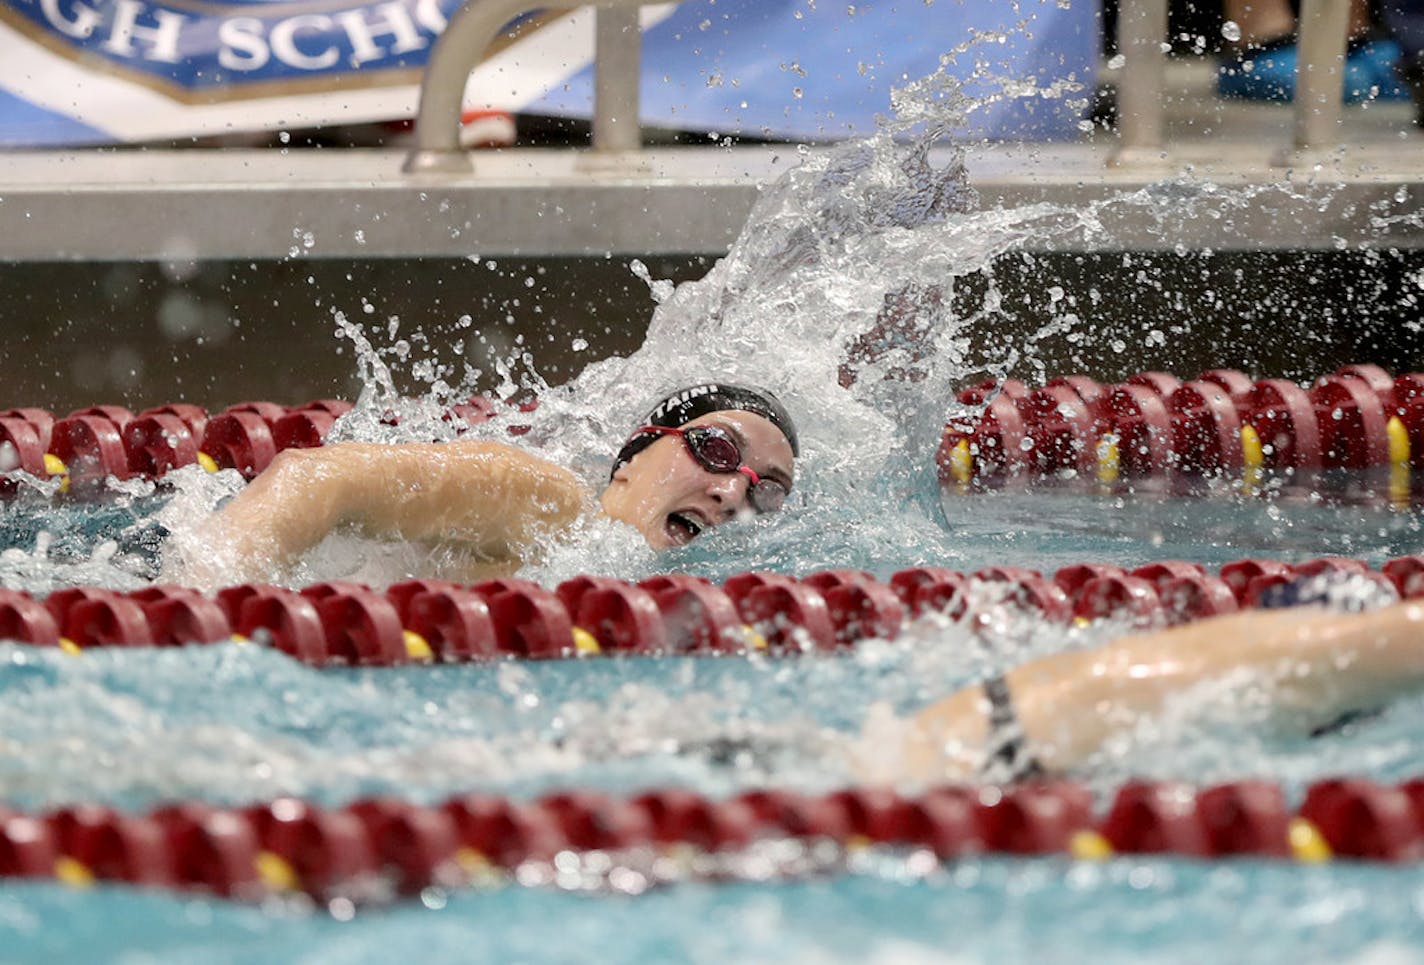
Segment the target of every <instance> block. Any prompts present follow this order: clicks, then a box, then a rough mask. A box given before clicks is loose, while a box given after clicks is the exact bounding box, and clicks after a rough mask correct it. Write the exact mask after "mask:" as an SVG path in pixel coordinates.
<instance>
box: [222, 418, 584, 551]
mask: <svg viewBox="0 0 1424 965" xmlns="http://www.w3.org/2000/svg"><path fill="white" fill-rule="evenodd" d="M584 503H585V493H584V490H583V489H582V487H581V486H579V484H578V482H577V480H576V479H575V478H574V476H573V474H572V473H570V472H568V471H567V470H564V469H562V468H560V467H558V466H555V465H554V464H552V463H550V462H548V461H546V460H544V459H540V458H538V457H537V456H533V455H531V454H529V453H527V452H524V451H523V450H520V449H516V448H514V447H513V446H508V445H505V444H503V443H499V442H488V441H483V440H457V441H455V442H448V443H411V444H404V445H380V444H375V443H342V444H339V445H332V446H323V447H321V448H318V449H297V450H287V451H286V452H283V453H280V454H279V455H278V456H277V458H276V459H275V460H274V461H273V462H272V465H271V466H269V467H268V468H267V470H266V471H265V472H263V473H262V474H261V475H260V476H258V477H257V478H256V479H255V480H253V482H252V483H251V484H250V485H249V486H248V487H247V488H246V489H244V490H243V491H242V492H241V493H239V494H238V495H237V496H236V497H235V498H234V499H233V500H232V502H231V503H229V504H228V505H227V506H226V507H225V508H224V509H223V511H222V512H221V513H220V514H219V516H218V517H217V519H216V520H215V521H214V525H213V531H214V536H215V538H216V539H218V540H219V541H220V542H223V543H225V544H226V546H225V547H224V548H226V549H227V550H228V551H229V552H233V553H236V554H237V555H238V556H239V557H241V558H244V559H251V560H254V561H257V562H259V563H267V564H268V565H271V564H276V565H282V564H285V563H287V562H289V561H290V560H291V559H293V558H294V557H296V556H298V555H300V554H301V553H303V552H305V551H306V550H308V549H310V548H311V547H312V546H314V545H316V544H317V543H318V542H320V541H321V539H322V538H323V537H324V536H326V534H327V533H329V532H331V531H332V530H333V529H335V528H336V527H337V526H340V525H342V524H354V525H356V526H358V527H360V528H361V529H363V530H365V531H367V532H370V533H375V534H382V535H390V536H399V537H402V538H405V539H415V540H441V539H452V538H455V539H460V540H462V541H464V542H467V543H470V544H472V545H474V546H475V547H476V549H477V550H478V552H479V553H480V554H481V555H482V556H485V557H487V558H490V559H500V558H508V557H518V556H520V555H521V554H522V553H523V552H524V551H525V550H527V548H528V547H529V546H530V545H532V544H533V543H534V542H535V541H536V540H537V539H538V538H539V536H540V534H542V533H545V532H548V531H553V530H557V529H559V528H562V527H565V526H567V525H568V524H569V523H571V522H572V521H573V520H574V519H575V518H576V517H577V516H578V515H579V513H580V512H581V511H582V510H583V507H584Z"/></svg>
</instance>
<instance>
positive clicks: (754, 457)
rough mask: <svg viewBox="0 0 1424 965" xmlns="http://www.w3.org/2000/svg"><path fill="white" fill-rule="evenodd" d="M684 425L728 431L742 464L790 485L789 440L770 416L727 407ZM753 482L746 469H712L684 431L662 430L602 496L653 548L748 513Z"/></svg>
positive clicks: (665, 546)
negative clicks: (690, 448) (695, 451)
mask: <svg viewBox="0 0 1424 965" xmlns="http://www.w3.org/2000/svg"><path fill="white" fill-rule="evenodd" d="M687 425H688V426H699V425H706V426H717V427H718V428H721V429H723V430H725V431H726V432H727V433H728V434H729V435H731V437H732V438H733V439H734V440H736V443H737V447H738V448H739V449H741V451H742V461H743V463H745V464H746V465H747V466H748V467H750V468H751V469H752V470H753V471H754V472H755V473H757V475H759V476H762V477H764V478H766V479H773V480H776V481H777V482H779V483H781V484H782V485H783V486H785V487H786V488H787V489H790V488H791V483H792V452H791V444H790V443H789V442H787V441H786V437H785V436H784V435H782V433H781V430H780V429H778V428H777V427H776V425H775V424H774V423H772V422H771V421H769V420H767V419H764V418H762V417H761V416H759V415H754V414H753V413H750V412H742V411H740V410H724V411H722V412H712V413H709V414H707V415H705V416H702V417H701V418H699V419H694V420H692V421H691V422H689V423H688V424H687ZM684 428H685V427H684ZM750 487H751V479H750V478H748V476H747V475H746V474H745V473H741V472H734V473H714V472H709V471H708V470H706V469H703V468H702V466H701V465H699V464H698V462H697V460H696V459H694V458H693V457H692V453H690V452H689V451H688V449H687V445H686V443H685V442H684V441H683V440H682V439H681V438H679V437H677V436H664V437H663V438H661V439H659V440H657V441H656V442H654V443H653V444H652V445H651V446H649V447H648V448H646V449H644V450H643V451H642V452H640V453H639V454H638V455H637V456H635V457H634V458H633V460H632V461H631V462H628V463H626V464H624V465H623V466H620V467H619V469H618V471H617V472H616V473H614V475H613V480H612V481H611V482H610V483H609V484H608V488H607V489H605V490H604V492H603V495H602V496H601V497H600V498H599V502H600V504H601V505H602V507H603V511H604V513H606V514H607V515H608V516H610V517H612V518H613V519H616V520H619V521H620V522H624V523H627V524H628V525H630V526H632V527H633V528H634V529H636V530H638V532H639V533H641V534H642V535H643V538H644V539H646V540H647V541H648V545H650V546H651V547H652V548H653V549H655V550H663V549H668V548H670V547H673V546H683V545H685V544H687V543H689V542H691V541H692V540H693V539H695V538H696V537H697V536H698V535H700V534H701V533H702V532H704V531H706V530H707V529H710V528H712V527H714V526H720V525H721V524H723V523H726V522H728V521H730V520H732V519H736V518H737V517H738V516H742V515H746V514H748V513H751V512H753V509H752V508H751V505H750V503H749V502H748V499H747V494H748V492H749V490H750Z"/></svg>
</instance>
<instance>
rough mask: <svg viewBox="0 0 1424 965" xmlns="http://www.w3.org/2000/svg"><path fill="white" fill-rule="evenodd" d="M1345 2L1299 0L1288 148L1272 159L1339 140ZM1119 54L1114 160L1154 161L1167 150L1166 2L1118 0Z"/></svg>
mask: <svg viewBox="0 0 1424 965" xmlns="http://www.w3.org/2000/svg"><path fill="white" fill-rule="evenodd" d="M1349 15H1350V3H1349V0H1302V3H1301V10H1300V21H1299V25H1298V35H1299V40H1298V43H1297V53H1298V58H1297V64H1296V78H1295V103H1294V111H1295V125H1294V132H1295V133H1294V144H1293V145H1292V147H1293V150H1286V151H1283V152H1281V154H1280V155H1279V157H1278V159H1279V160H1280V161H1281V162H1282V163H1288V162H1289V161H1290V160H1292V159H1294V158H1295V157H1299V156H1301V155H1303V154H1309V153H1312V152H1320V151H1325V150H1328V149H1330V148H1333V147H1334V146H1335V145H1336V142H1337V141H1338V140H1339V134H1340V116H1341V114H1340V112H1341V102H1342V97H1343V90H1342V88H1343V83H1342V75H1343V71H1344V63H1345V47H1346V42H1347V38H1346V31H1347V29H1348V26H1349ZM1117 31H1118V33H1117V36H1118V52H1119V53H1120V54H1121V55H1122V57H1123V67H1122V74H1121V77H1120V80H1119V83H1118V135H1119V138H1120V140H1119V144H1118V150H1117V152H1116V153H1115V154H1114V156H1113V163H1115V164H1119V165H1133V164H1152V163H1160V161H1161V160H1162V158H1163V156H1164V153H1165V151H1166V143H1165V126H1164V124H1163V121H1162V98H1163V94H1164V89H1163V87H1164V84H1163V79H1164V77H1165V75H1166V64H1167V52H1166V43H1165V41H1166V39H1167V0H1121V3H1120V5H1119V7H1118V28H1117Z"/></svg>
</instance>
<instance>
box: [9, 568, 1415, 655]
mask: <svg viewBox="0 0 1424 965" xmlns="http://www.w3.org/2000/svg"><path fill="white" fill-rule="evenodd" d="M1325 572H1342V573H1353V574H1358V575H1359V576H1360V578H1362V579H1365V580H1370V581H1373V582H1376V583H1378V584H1380V585H1381V586H1382V587H1385V588H1387V589H1389V590H1392V591H1393V592H1395V593H1396V594H1398V595H1399V596H1400V597H1401V598H1403V599H1412V598H1418V597H1424V556H1403V557H1399V558H1397V559H1393V560H1390V561H1389V562H1387V563H1385V564H1384V566H1383V567H1381V568H1380V569H1379V570H1372V569H1370V568H1369V567H1368V566H1367V565H1366V564H1365V563H1363V562H1361V561H1359V560H1353V559H1347V558H1343V557H1322V558H1320V559H1315V560H1310V561H1307V562H1304V563H1297V564H1289V563H1283V562H1280V561H1276V560H1262V559H1243V560H1236V561H1234V562H1231V563H1227V564H1226V565H1224V566H1222V567H1221V568H1220V570H1218V571H1217V572H1216V573H1209V572H1207V571H1206V568H1205V567H1203V566H1200V565H1198V564H1196V563H1187V562H1183V561H1180V560H1166V561H1162V562H1157V563H1149V564H1147V565H1145V566H1140V567H1137V568H1136V569H1133V570H1127V569H1124V568H1123V567H1119V566H1112V565H1105V564H1089V563H1084V564H1076V565H1073V566H1066V567H1063V568H1062V569H1060V570H1058V571H1057V572H1056V573H1053V574H1052V575H1048V576H1045V575H1044V574H1042V573H1040V572H1039V571H1037V570H1030V569H1022V568H1016V567H1004V566H996V567H990V568H988V569H984V570H980V571H978V572H975V573H961V572H958V571H954V570H948V569H942V568H938V567H915V568H912V569H906V570H901V571H899V572H898V573H895V574H893V575H892V576H891V577H890V579H889V580H888V581H887V582H881V581H880V580H877V579H876V578H875V577H873V576H871V575H870V574H869V573H865V572H862V571H859V570H824V571H821V572H817V573H811V574H810V575H808V576H804V577H801V578H796V577H792V576H786V575H783V574H778V573H741V574H738V575H736V576H732V577H730V578H728V579H727V580H726V581H725V582H723V584H722V585H721V586H717V585H716V584H714V583H712V582H711V581H709V580H705V579H702V578H700V577H694V576H686V575H666V576H655V577H651V578H649V579H646V580H643V581H641V582H638V583H629V582H625V581H623V580H616V579H611V578H608V577H595V576H580V577H577V578H575V579H572V580H568V581H566V582H564V583H561V584H559V586H557V587H556V588H555V589H554V590H552V591H551V590H547V589H545V588H543V587H541V586H540V585H538V584H537V583H533V582H530V581H527V580H517V579H500V580H489V581H486V582H484V583H476V584H473V585H469V586H466V585H462V584H457V583H450V582H445V581H440V580H410V581H407V582H404V583H397V584H394V585H393V586H391V587H389V588H388V589H386V590H385V591H378V590H374V589H372V588H370V587H368V586H365V585H363V584H359V583H343V582H334V583H318V584H315V585H313V586H308V587H306V588H305V589H302V590H292V589H287V588H284V587H279V586H272V585H268V584H253V583H248V584H243V585H241V586H232V587H227V588H225V589H222V590H219V591H217V593H215V594H211V595H209V594H205V593H202V592H199V591H198V590H194V589H190V588H187V587H181V586H148V587H144V588H143V589H141V590H135V591H132V592H120V591H117V590H110V589H103V588H98V587H70V588H66V589H62V590H57V591H55V592H53V593H51V594H49V595H48V596H47V597H44V598H42V599H40V598H36V597H34V596H31V595H30V594H28V593H25V592H22V591H19V590H0V640H8V641H13V642H17V643H26V644H34V645H38V646H54V647H61V648H63V649H64V650H66V651H67V652H69V653H73V654H76V655H77V654H82V653H83V652H84V651H85V650H88V649H90V648H93V647H114V646H117V647H134V646H180V645H185V644H205V643H215V642H220V641H227V640H232V639H234V638H236V639H240V640H260V641H263V642H265V643H267V644H268V645H270V646H272V647H274V648H276V649H278V650H281V651H282V652H283V653H286V654H288V655H289V656H291V657H292V658H294V659H296V660H300V661H302V662H303V663H308V664H312V665H315V666H326V665H352V666H393V665H398V664H406V663H412V662H422V661H425V662H429V661H436V662H441V663H461V662H470V661H482V660H498V659H512V658H513V659H517V658H527V659H555V658H565V657H589V656H597V655H602V656H618V655H663V654H689V655H697V654H703V655H711V654H733V653H747V652H752V651H758V652H768V653H771V654H776V655H793V654H801V653H814V652H823V653H824V652H836V651H841V650H844V649H847V648H850V647H853V646H854V645H855V644H856V642H857V641H860V640H864V639H872V638H873V639H881V640H893V639H895V638H896V637H898V636H899V635H900V634H901V633H902V632H903V631H904V629H905V627H906V626H908V625H909V623H910V622H911V621H912V620H914V619H915V618H917V617H920V616H923V615H925V614H928V613H937V614H941V615H943V616H945V617H948V618H949V619H958V618H960V617H961V616H963V615H964V613H965V611H966V607H967V605H968V599H967V597H966V594H965V590H966V588H967V587H968V586H969V584H970V582H971V581H979V582H981V583H992V584H997V586H995V587H994V588H993V589H994V590H995V591H996V593H995V595H996V596H997V597H999V598H1002V599H1003V600H1005V601H1006V602H1007V603H1008V604H1010V605H1015V606H1018V607H1020V608H1023V609H1028V610H1033V611H1036V612H1037V613H1039V614H1040V615H1041V616H1042V618H1043V619H1045V620H1048V621H1050V622H1058V623H1065V624H1066V623H1069V622H1079V623H1086V622H1091V621H1093V620H1098V619H1104V618H1111V619H1117V620H1126V621H1128V622H1133V621H1141V622H1142V623H1146V624H1169V625H1171V624H1178V623H1184V622H1188V621H1191V620H1195V619H1199V618H1202V617H1207V616H1213V615H1217V614H1222V613H1231V612H1234V611H1236V610H1239V609H1243V608H1249V607H1254V606H1256V605H1257V603H1258V602H1259V600H1260V597H1261V595H1262V594H1263V593H1265V592H1266V591H1267V590H1268V589H1269V588H1271V587H1273V586H1275V585H1277V584H1280V583H1285V582H1288V581H1290V580H1292V579H1295V578H1297V577H1301V576H1310V575H1315V574H1320V573H1325Z"/></svg>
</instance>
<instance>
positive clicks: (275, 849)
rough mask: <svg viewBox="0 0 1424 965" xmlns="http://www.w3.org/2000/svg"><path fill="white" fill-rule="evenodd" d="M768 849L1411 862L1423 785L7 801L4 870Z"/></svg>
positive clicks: (414, 867)
mask: <svg viewBox="0 0 1424 965" xmlns="http://www.w3.org/2000/svg"><path fill="white" fill-rule="evenodd" d="M769 839H802V840H820V841H830V842H834V843H836V844H838V845H840V846H841V847H842V848H845V849H855V848H859V847H864V846H866V845H879V846H885V847H899V848H914V849H921V850H925V851H929V852H931V853H933V854H934V855H935V856H936V857H937V858H938V859H940V860H941V861H952V860H955V859H961V858H966V857H972V856H975V855H985V854H1005V855H1045V854H1067V855H1072V856H1074V857H1077V858H1079V859H1082V860H1106V859H1109V858H1111V857H1112V856H1113V855H1140V854H1168V855H1179V856H1184V857H1191V858H1199V859H1211V858H1233V857H1256V858H1262V859H1279V860H1289V859H1295V860H1299V861H1307V862H1319V861H1326V860H1330V859H1331V858H1332V857H1337V858H1343V859H1349V860H1367V861H1387V862H1412V861H1417V860H1419V858H1420V857H1421V856H1422V855H1424V780H1413V781H1407V782H1404V783H1402V784H1399V785H1390V784H1380V783H1375V782H1371V781H1364V780H1355V779H1345V780H1330V781H1322V782H1319V783H1316V784H1314V785H1312V786H1311V787H1310V788H1309V789H1308V791H1307V793H1306V794H1305V797H1304V799H1303V800H1302V802H1301V803H1300V805H1299V806H1298V807H1294V808H1292V807H1290V806H1289V805H1288V804H1287V801H1286V798H1285V795H1284V794H1283V793H1282V791H1281V789H1280V788H1279V787H1278V786H1276V785H1274V784H1271V783H1267V782H1261V781H1242V782H1236V783H1230V784H1222V785H1218V786H1215V787H1210V788H1206V789H1203V790H1193V789H1192V788H1189V787H1186V786H1184V785H1178V784H1171V783H1149V782H1133V783H1129V784H1126V785H1124V786H1122V787H1121V788H1119V789H1118V790H1117V792H1116V793H1115V794H1113V795H1112V796H1111V797H1110V799H1109V801H1108V804H1107V806H1106V808H1105V809H1103V810H1101V811H1098V810H1095V808H1094V805H1093V798H1092V795H1091V793H1090V792H1089V791H1088V790H1087V789H1086V788H1084V787H1082V786H1080V785H1076V784H1072V783H1068V782H1046V783H1041V784H1034V785H1025V786H1021V787H1015V788H998V787H986V788H976V787H967V786H948V787H940V788H935V789H932V790H929V791H926V792H924V793H922V794H919V795H916V796H901V795H899V794H896V793H894V792H892V791H888V790H885V789H849V790H841V791H835V792H832V793H828V794H822V795H805V794H798V793H793V792H788V791H778V790H754V791H748V792H745V793H742V794H740V795H737V796H735V797H731V798H726V799H709V798H706V797H703V796H701V795H698V794H695V793H693V792H690V791H687V790H681V789H665V790H651V791H646V792H643V793H641V794H638V795H636V796H633V797H628V798H622V797H613V796H610V795H607V794H604V793H602V792H597V791H565V792H560V793H556V794H550V795H548V796H546V797H543V798H540V799H537V800H534V801H527V802H526V801H514V800H509V799H506V798H502V797H497V796H493V795H487V794H467V795H461V796H457V797H453V798H451V799H449V800H447V801H445V802H444V803H441V804H436V805H429V806H427V805H422V804H416V803H412V802H408V801H402V800H399V799H394V798H388V797H382V798H369V799H364V800H359V801H356V802H354V803H351V804H348V805H346V806H344V807H336V808H326V807H320V806H318V805H315V804H312V803H309V802H304V801H300V800H296V799H292V798H283V799H278V800H274V801H266V802H262V803H258V804H252V805H249V806H247V807H243V808H231V809H230V808H220V807H215V806H212V805H209V804H204V803H200V802H188V803H177V804H169V805H165V806H163V807H160V808H157V809H156V810H153V811H150V812H148V813H144V814H130V813H123V812H119V811H116V810H114V809H111V808H108V807H104V806H100V805H90V804H78V805H71V806H69V807H65V808H61V809H59V810H55V811H49V812H45V813H39V814H25V813H21V812H17V811H14V810H9V809H5V808H0V878H7V877H8V878H31V879H57V880H60V881H63V882H65V883H68V884H71V885H74V886H77V887H83V886H88V885H91V884H93V883H94V882H95V881H115V882H124V883H128V884H132V885H140V886H146V887H157V888H176V889H184V890H189V891H198V892H206V893H209V894H213V895H218V896H222V897H229V898H235V899H242V900H260V899H262V898H264V897H266V896H268V895H273V894H283V893H288V894H290V893H305V894H308V895H311V896H312V897H314V898H316V899H318V900H329V899H332V898H335V897H340V896H351V897H355V898H358V899H359V898H360V897H362V896H366V897H377V896H380V897H387V896H391V895H413V894H417V893H419V892H420V891H421V890H423V889H425V888H427V887H430V886H438V887H459V886H462V885H465V884H468V883H471V882H483V883H488V882H497V881H499V880H501V878H502V877H503V875H504V873H507V872H512V871H514V870H515V869H516V868H518V867H520V866H522V865H525V864H526V863H528V862H547V861H550V860H551V859H553V858H554V856H555V855H557V854H559V853H560V852H588V851H602V852H629V853H631V852H633V851H635V850H642V851H643V852H651V853H655V854H656V853H673V852H680V853H685V852H686V850H687V849H689V848H691V849H695V850H696V851H697V852H699V853H707V854H717V853H725V852H732V851H736V850H738V849H745V848H747V847H749V846H751V845H753V844H754V843H755V842H757V841H759V840H769Z"/></svg>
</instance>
